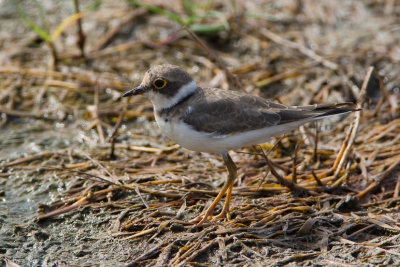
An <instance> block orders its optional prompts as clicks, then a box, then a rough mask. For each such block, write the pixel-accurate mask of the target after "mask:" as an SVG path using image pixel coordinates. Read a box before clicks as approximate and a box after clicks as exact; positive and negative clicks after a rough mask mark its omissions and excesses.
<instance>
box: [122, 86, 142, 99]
mask: <svg viewBox="0 0 400 267" xmlns="http://www.w3.org/2000/svg"><path fill="white" fill-rule="evenodd" d="M143 93H144V87H142V86H141V85H139V86H138V87H136V88H133V89H132V90H129V91H128V92H126V93H125V94H123V95H122V96H123V97H126V96H132V95H140V94H143Z"/></svg>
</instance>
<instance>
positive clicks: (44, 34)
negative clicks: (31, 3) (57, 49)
mask: <svg viewBox="0 0 400 267" xmlns="http://www.w3.org/2000/svg"><path fill="white" fill-rule="evenodd" d="M14 4H15V8H16V9H17V12H18V15H19V16H20V17H21V18H22V20H23V21H24V22H25V23H26V24H27V25H28V26H29V27H30V28H31V29H32V30H34V31H35V32H36V33H37V34H38V35H39V36H40V37H42V38H43V40H45V41H46V42H50V41H51V37H50V35H49V34H48V33H47V32H46V31H45V30H43V29H41V28H40V27H39V26H37V25H36V24H35V23H34V22H33V21H31V20H30V19H28V17H27V16H26V14H25V13H24V11H23V10H22V9H21V8H20V6H19V5H18V3H16V2H15V1H14Z"/></svg>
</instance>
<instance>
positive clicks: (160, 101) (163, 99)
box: [145, 80, 197, 110]
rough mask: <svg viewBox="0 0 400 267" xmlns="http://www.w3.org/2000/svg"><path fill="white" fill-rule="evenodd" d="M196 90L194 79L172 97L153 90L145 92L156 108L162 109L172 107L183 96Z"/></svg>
mask: <svg viewBox="0 0 400 267" xmlns="http://www.w3.org/2000/svg"><path fill="white" fill-rule="evenodd" d="M196 90H197V84H196V82H195V81H194V80H193V81H191V82H189V83H187V84H185V85H183V86H182V87H181V88H180V89H179V91H178V92H177V94H175V95H174V96H172V97H168V96H166V95H163V94H158V93H154V92H151V91H148V92H147V93H145V96H146V97H147V98H148V99H150V100H151V102H152V103H153V106H154V109H155V110H161V109H164V108H169V107H172V106H173V105H175V104H176V103H178V102H179V101H180V100H182V99H183V98H185V97H187V96H188V95H190V94H192V93H194V92H195V91H196Z"/></svg>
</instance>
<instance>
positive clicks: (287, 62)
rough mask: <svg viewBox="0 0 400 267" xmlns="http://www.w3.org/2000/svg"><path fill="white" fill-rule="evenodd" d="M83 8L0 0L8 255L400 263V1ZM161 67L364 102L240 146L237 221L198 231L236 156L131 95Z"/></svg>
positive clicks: (40, 262)
mask: <svg viewBox="0 0 400 267" xmlns="http://www.w3.org/2000/svg"><path fill="white" fill-rule="evenodd" d="M77 2H78V3H79V6H80V10H81V13H79V16H76V15H75V16H73V15H74V14H75V13H76V10H75V7H74V1H37V2H35V1H1V0H0V200H1V201H0V227H1V228H0V265H2V266H3V265H4V266H215V265H218V266H338V265H341V266H400V245H399V244H400V215H399V214H400V213H399V212H400V198H399V194H400V116H399V115H400V106H399V104H400V65H399V62H400V46H399V44H400V1H397V0H369V1H346V0H339V1H328V0H327V1H312V0H281V1H279V0H275V1H274V0H260V1H240V0H237V1H218V0H215V1H158V0H151V1H122V0H121V1H120V0H114V1H103V2H101V3H100V2H99V3H97V4H98V5H94V4H95V3H96V2H95V1H77ZM135 3H136V4H135ZM18 9H20V10H22V11H20V13H18V11H17V10H18ZM78 17H80V18H81V19H82V20H81V25H82V35H81V34H79V30H78V26H77V25H78V24H77V18H78ZM23 18H25V22H24V20H23ZM28 20H30V21H33V22H34V23H35V24H36V25H39V26H40V27H41V28H42V29H44V31H45V32H46V31H47V32H49V33H50V35H52V39H51V40H49V42H45V41H44V40H43V38H41V37H39V36H38V33H37V31H36V32H35V31H34V30H32V29H31V28H30V27H29V26H28V23H27V21H28ZM63 22H64V23H63ZM46 25H47V26H46ZM183 25H186V28H183V27H182V26H183ZM42 37H43V36H42ZM83 37H84V38H83ZM83 39H84V40H85V42H84V45H83V47H84V53H83V54H82V51H81V50H80V49H79V45H78V43H79V41H80V40H81V41H82V40H83ZM81 43H82V42H81ZM52 47H53V48H54V49H55V50H52ZM52 51H56V52H52ZM163 63H171V64H176V65H179V66H181V67H182V68H184V69H185V70H187V71H188V72H189V73H190V74H191V75H192V76H193V77H194V78H195V80H196V81H197V83H198V84H199V85H200V86H211V87H220V88H225V89H231V90H241V91H244V92H247V93H249V94H254V95H259V96H262V97H266V98H270V99H273V100H275V101H277V102H282V103H284V104H288V105H306V104H315V103H333V102H344V101H350V102H357V103H358V105H359V107H362V109H363V111H362V112H354V113H352V114H350V115H346V116H338V117H334V118H330V119H327V120H325V121H324V122H320V123H318V124H310V125H306V126H304V127H301V128H300V129H298V130H296V131H294V132H293V133H290V134H287V135H285V136H283V137H280V138H274V139H272V140H271V143H270V144H263V145H262V146H261V148H262V150H260V149H259V150H255V149H253V148H243V149H241V150H237V151H231V156H232V158H233V160H234V161H235V162H236V164H237V166H238V168H239V169H238V179H237V181H236V183H235V187H234V191H233V196H232V202H231V214H230V216H231V219H230V220H228V221H215V222H207V223H205V224H204V225H203V226H201V227H197V226H196V225H194V224H192V223H190V222H189V221H190V219H192V218H194V217H196V216H197V215H199V214H200V212H201V211H202V210H203V209H204V207H207V205H209V204H210V203H211V201H212V200H213V198H214V197H215V196H216V195H217V193H218V190H219V189H220V188H221V186H222V185H223V182H224V180H225V178H226V175H227V172H226V169H225V166H224V164H223V161H222V159H221V158H220V156H219V155H214V154H208V153H197V152H193V151H189V150H186V149H184V148H181V147H179V146H178V145H176V144H175V143H173V142H172V141H170V140H168V139H167V138H165V137H163V136H162V135H161V134H160V131H159V129H158V127H157V125H156V123H155V121H154V116H153V113H152V106H151V103H150V102H149V101H147V100H146V99H144V98H142V97H140V96H138V97H131V99H128V98H122V97H121V96H122V94H123V92H125V91H126V90H128V89H130V88H132V87H133V86H136V85H138V84H139V83H140V81H141V78H142V77H143V74H144V72H145V71H146V70H147V69H148V68H149V66H151V65H156V64H163ZM264 152H265V153H268V157H269V158H270V160H271V162H272V165H273V167H274V169H275V170H276V171H277V173H278V175H280V176H282V177H283V178H284V179H286V180H287V181H289V182H290V183H291V184H292V185H293V184H294V185H295V186H296V187H299V188H301V189H302V190H303V191H302V192H303V193H302V194H299V192H298V191H293V188H292V189H291V188H290V186H289V187H287V186H283V185H281V184H279V183H278V181H277V179H276V177H275V176H274V175H273V174H272V173H271V172H270V168H269V166H268V164H267V162H266V160H265V158H264V157H263V155H264V154H263V153H264ZM221 207H222V203H221V205H220V206H219V207H218V209H217V210H216V212H218V211H219V210H220V209H221Z"/></svg>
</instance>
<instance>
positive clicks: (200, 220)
mask: <svg viewBox="0 0 400 267" xmlns="http://www.w3.org/2000/svg"><path fill="white" fill-rule="evenodd" d="M212 212H213V210H211V211H210V210H209V209H208V210H207V211H205V212H202V213H201V214H200V215H199V216H197V217H195V218H194V219H192V220H190V222H191V223H195V224H196V226H202V225H203V224H204V223H205V222H207V221H211V222H216V221H222V220H227V221H229V220H230V216H229V211H228V210H226V209H223V210H222V211H221V212H220V213H219V214H218V215H215V216H212V215H211V213H212Z"/></svg>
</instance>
